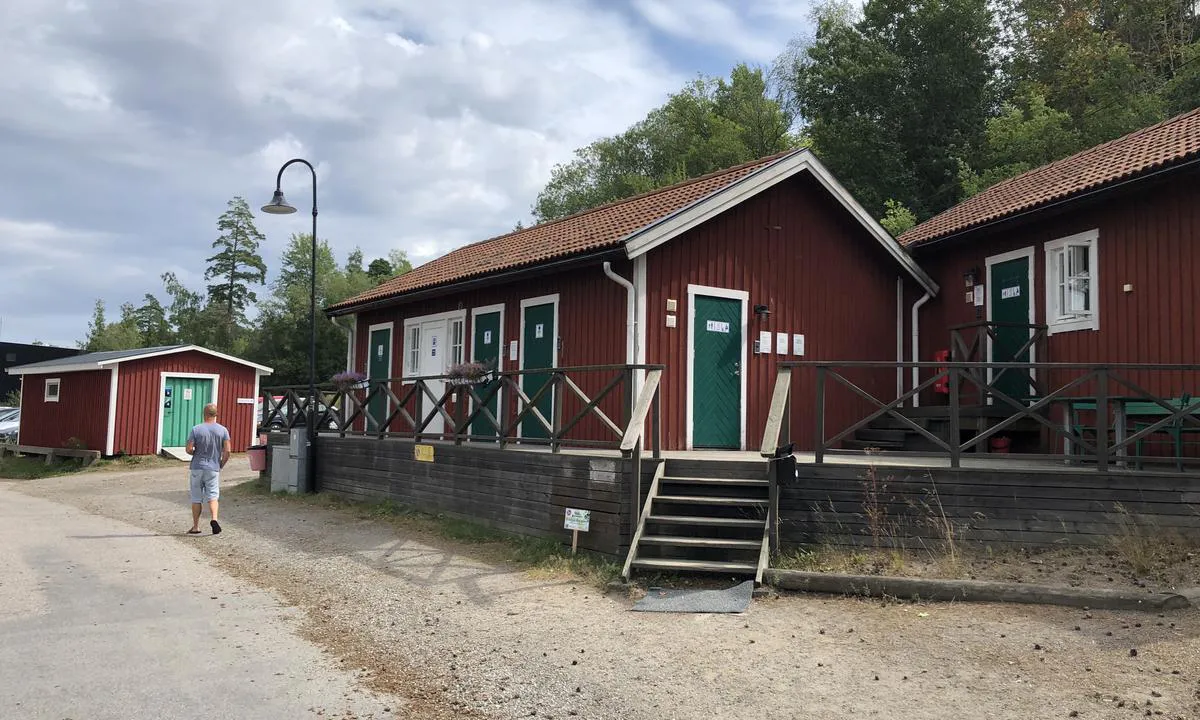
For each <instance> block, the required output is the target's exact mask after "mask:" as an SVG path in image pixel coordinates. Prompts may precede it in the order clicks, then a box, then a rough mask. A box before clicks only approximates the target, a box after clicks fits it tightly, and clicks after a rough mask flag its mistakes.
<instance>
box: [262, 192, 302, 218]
mask: <svg viewBox="0 0 1200 720" xmlns="http://www.w3.org/2000/svg"><path fill="white" fill-rule="evenodd" d="M262 211H263V212H265V213H270V214H271V215H291V214H292V213H294V212H296V208H294V207H292V206H291V205H288V202H287V200H285V199H284V198H283V191H282V190H276V191H275V195H274V196H272V197H271V202H269V203H267V204H266V205H263V206H262Z"/></svg>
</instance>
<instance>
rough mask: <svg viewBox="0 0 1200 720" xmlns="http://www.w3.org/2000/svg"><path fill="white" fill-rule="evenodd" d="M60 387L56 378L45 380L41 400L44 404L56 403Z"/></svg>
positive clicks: (59, 382) (60, 384)
mask: <svg viewBox="0 0 1200 720" xmlns="http://www.w3.org/2000/svg"><path fill="white" fill-rule="evenodd" d="M61 386H62V381H60V380H59V379H58V378H48V379H47V380H46V390H45V395H43V397H42V399H43V400H45V401H46V402H58V392H59V389H60V388H61Z"/></svg>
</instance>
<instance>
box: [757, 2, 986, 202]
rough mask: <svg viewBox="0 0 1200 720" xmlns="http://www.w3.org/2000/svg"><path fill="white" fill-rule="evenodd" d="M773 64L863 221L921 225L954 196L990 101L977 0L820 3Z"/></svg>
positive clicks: (979, 140)
mask: <svg viewBox="0 0 1200 720" xmlns="http://www.w3.org/2000/svg"><path fill="white" fill-rule="evenodd" d="M815 20H816V26H817V28H816V34H815V37H814V38H812V39H811V40H797V41H794V42H793V43H792V45H791V46H790V47H789V49H788V50H787V51H786V52H785V53H784V54H783V56H781V58H780V59H779V61H778V62H777V64H776V68H775V73H774V74H775V76H776V77H777V78H778V82H779V83H780V85H781V87H782V88H783V89H784V90H785V97H786V98H787V101H788V105H789V107H790V108H791V109H792V111H793V112H795V113H796V114H797V115H798V116H800V117H801V118H802V119H803V120H804V121H805V123H806V125H805V131H806V133H807V134H808V136H809V137H810V138H811V140H812V144H813V148H814V150H815V152H816V153H817V154H818V155H819V156H820V157H821V159H822V160H823V161H824V162H825V163H826V164H827V165H828V166H829V167H830V169H831V170H832V171H833V173H834V174H835V175H837V176H838V178H839V179H840V180H841V181H842V183H843V184H845V185H846V186H847V188H849V190H850V191H851V192H852V193H853V194H854V195H855V197H857V198H858V200H859V201H860V202H862V204H863V205H864V206H866V207H867V209H868V210H870V211H871V212H872V213H873V214H875V215H877V216H879V215H882V214H883V213H884V212H885V203H886V201H887V200H888V199H895V200H896V201H898V202H900V203H902V204H903V205H905V206H906V207H909V208H911V209H912V210H913V211H914V212H915V214H916V215H917V216H918V217H928V216H930V215H932V214H934V213H936V212H939V211H941V210H943V209H945V208H947V207H949V206H951V205H953V204H955V203H956V202H958V201H959V200H960V199H961V195H962V189H961V182H960V173H961V167H962V164H963V163H964V162H966V163H967V164H974V163H976V162H977V159H978V155H979V153H980V150H981V148H982V146H983V137H984V129H985V123H986V120H987V118H988V117H989V116H990V114H991V113H992V111H993V109H994V107H995V104H996V90H997V88H996V84H995V77H996V67H995V62H994V61H993V49H994V47H995V45H996V42H997V32H996V25H995V23H994V17H993V14H992V12H991V10H990V8H989V5H988V0H868V1H867V2H866V4H865V5H864V6H863V8H862V14H861V15H858V14H857V13H856V12H855V10H854V8H853V6H851V5H850V4H848V3H843V2H836V1H834V2H829V3H826V4H825V5H822V6H820V7H819V8H818V9H817V10H816V12H815Z"/></svg>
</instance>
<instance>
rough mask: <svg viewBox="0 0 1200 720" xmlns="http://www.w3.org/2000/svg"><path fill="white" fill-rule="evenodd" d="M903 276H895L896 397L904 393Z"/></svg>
mask: <svg viewBox="0 0 1200 720" xmlns="http://www.w3.org/2000/svg"><path fill="white" fill-rule="evenodd" d="M902 362H904V278H902V277H898V278H896V397H900V396H901V395H903V394H904V368H902V367H900V363H902Z"/></svg>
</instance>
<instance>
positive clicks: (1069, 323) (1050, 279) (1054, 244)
mask: <svg viewBox="0 0 1200 720" xmlns="http://www.w3.org/2000/svg"><path fill="white" fill-rule="evenodd" d="M1079 244H1086V245H1088V246H1089V247H1090V248H1091V251H1092V252H1091V268H1089V270H1088V272H1089V274H1090V277H1089V279H1090V282H1089V285H1090V287H1091V292H1092V312H1091V314H1089V315H1087V316H1086V317H1082V318H1074V319H1071V320H1059V319H1057V318H1055V317H1053V316H1052V312H1053V310H1054V307H1055V300H1054V298H1055V295H1056V294H1057V292H1056V291H1057V288H1056V287H1055V285H1056V282H1055V277H1054V274H1053V272H1052V271H1051V267H1050V265H1051V263H1050V259H1051V257H1052V256H1053V254H1054V253H1056V252H1058V251H1059V250H1062V249H1063V248H1064V247H1066V246H1067V245H1079ZM1043 251H1044V255H1045V260H1046V263H1045V268H1046V270H1045V275H1046V334H1047V335H1057V334H1058V333H1064V332H1077V331H1079V330H1099V329H1100V231H1099V230H1098V229H1096V228H1093V229H1091V230H1085V231H1084V232H1080V233H1075V234H1074V235H1068V236H1066V237H1061V238H1056V239H1054V240H1051V241H1049V242H1047V243H1046V244H1045V245H1044V246H1043Z"/></svg>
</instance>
